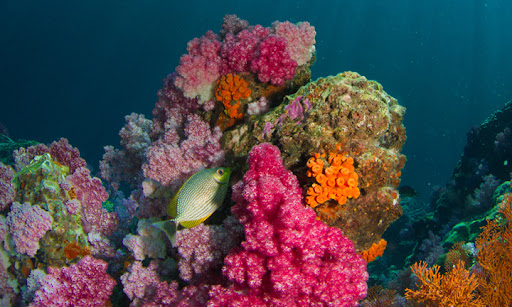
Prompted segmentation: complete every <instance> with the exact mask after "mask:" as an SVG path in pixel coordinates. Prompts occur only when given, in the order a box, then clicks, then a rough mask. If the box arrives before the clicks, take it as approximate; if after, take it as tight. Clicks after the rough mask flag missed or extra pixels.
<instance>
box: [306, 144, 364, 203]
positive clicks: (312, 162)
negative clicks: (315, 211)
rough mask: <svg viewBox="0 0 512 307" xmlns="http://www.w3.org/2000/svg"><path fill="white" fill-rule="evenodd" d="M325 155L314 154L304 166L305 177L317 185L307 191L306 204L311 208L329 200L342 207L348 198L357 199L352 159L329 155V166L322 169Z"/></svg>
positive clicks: (357, 190) (334, 154)
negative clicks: (313, 180) (310, 178)
mask: <svg viewBox="0 0 512 307" xmlns="http://www.w3.org/2000/svg"><path fill="white" fill-rule="evenodd" d="M324 158H325V155H324V154H322V155H321V154H319V153H315V154H314V155H313V157H311V158H310V159H309V160H308V161H307V163H306V165H307V167H308V169H309V170H308V172H307V175H308V176H309V177H315V179H316V182H317V183H313V185H312V187H311V188H309V189H308V190H307V196H306V203H307V204H308V205H310V206H311V207H313V208H315V207H316V206H318V205H320V204H322V203H325V202H326V201H328V200H329V199H332V200H335V201H336V202H337V203H338V205H343V204H345V203H346V202H347V199H348V198H357V197H359V195H360V191H359V189H358V188H357V185H358V182H357V179H358V175H357V174H356V173H355V172H354V165H353V163H354V159H353V158H351V157H347V156H344V155H340V154H336V153H330V154H329V157H328V159H327V161H328V162H329V164H328V165H327V166H326V167H325V169H324V162H325V160H324Z"/></svg>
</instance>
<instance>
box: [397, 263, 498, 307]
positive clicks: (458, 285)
mask: <svg viewBox="0 0 512 307" xmlns="http://www.w3.org/2000/svg"><path fill="white" fill-rule="evenodd" d="M439 268H440V267H439V266H438V265H434V266H433V267H432V268H428V269H427V263H426V262H423V261H422V262H420V263H415V264H414V265H412V266H411V269H412V271H413V272H414V274H416V276H417V277H418V279H419V281H420V284H417V286H418V287H419V289H418V290H416V291H413V290H411V289H407V290H406V293H405V297H406V298H407V299H408V300H410V299H412V300H415V301H417V302H427V303H429V304H434V306H441V307H443V306H446V307H448V306H485V305H484V304H483V303H482V301H481V300H480V298H478V297H477V296H476V291H475V290H476V288H477V287H478V281H477V279H476V276H475V275H474V274H472V275H469V272H468V270H466V269H465V268H464V262H463V261H459V262H458V263H457V265H456V266H455V268H453V270H451V271H450V272H448V273H446V274H445V275H442V274H440V273H439ZM503 306H505V305H503Z"/></svg>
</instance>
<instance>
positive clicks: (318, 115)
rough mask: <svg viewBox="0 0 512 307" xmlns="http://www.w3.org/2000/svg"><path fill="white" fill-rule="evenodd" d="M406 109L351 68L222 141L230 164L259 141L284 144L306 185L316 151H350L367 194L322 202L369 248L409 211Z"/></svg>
mask: <svg viewBox="0 0 512 307" xmlns="http://www.w3.org/2000/svg"><path fill="white" fill-rule="evenodd" d="M404 113H405V108H404V107H402V106H400V105H399V104H398V102H397V101H396V99H395V98H393V97H391V96H389V95H388V94H387V93H386V92H385V91H384V90H383V89H382V86H381V85H380V84H379V83H377V82H375V81H369V80H367V79H366V78H365V77H362V76H360V75H359V74H357V73H354V72H345V73H342V74H339V75H337V76H331V77H326V78H320V79H318V80H317V81H313V82H310V83H308V84H307V85H305V86H303V87H301V88H300V89H299V90H298V91H297V92H296V93H295V94H293V95H289V96H286V97H285V99H284V101H283V103H282V104H280V105H279V106H277V107H275V108H274V109H272V110H270V111H269V112H268V113H266V114H263V115H261V116H255V117H251V118H250V120H248V121H247V122H245V123H243V124H240V125H238V126H235V127H234V128H233V129H231V130H228V131H225V132H224V135H223V137H222V139H221V143H222V147H223V148H224V150H225V152H226V160H227V162H228V163H229V164H231V165H243V163H242V161H243V160H244V159H245V158H246V156H247V152H248V151H249V150H250V149H251V148H252V147H253V146H254V145H256V144H258V143H261V142H270V143H272V144H275V145H277V146H278V147H279V148H280V150H281V152H282V156H283V161H284V164H285V166H286V167H287V168H288V169H290V170H292V171H293V172H294V173H295V174H296V175H297V176H298V177H299V180H300V181H301V184H302V185H303V187H305V188H307V187H308V186H310V185H311V179H308V178H307V177H306V162H307V161H308V159H309V158H310V157H311V156H312V155H313V154H314V153H329V152H336V153H340V154H343V155H347V156H349V157H351V158H352V159H353V160H354V163H353V164H354V169H355V172H356V173H357V175H358V186H359V189H360V196H359V197H357V198H352V199H349V200H348V201H347V202H346V203H345V204H342V205H339V204H338V203H333V202H332V201H326V202H325V203H324V204H322V205H320V206H318V207H316V208H315V210H316V212H317V214H318V215H319V216H320V217H321V218H322V219H323V220H324V221H326V222H327V223H328V224H329V225H331V226H336V227H339V228H340V229H342V230H343V233H344V234H345V235H347V236H348V237H349V238H350V239H351V240H352V241H353V242H354V243H355V244H356V247H357V248H358V250H365V249H367V248H369V247H370V246H371V245H372V244H373V243H377V242H379V240H380V238H381V236H382V233H383V232H384V230H385V229H386V228H387V226H388V225H389V224H390V223H391V222H393V221H394V220H396V219H397V218H398V217H399V216H400V215H401V214H402V210H401V208H400V205H399V201H398V198H399V193H398V191H397V187H398V184H399V183H400V171H401V169H402V168H403V167H404V164H405V160H406V159H405V156H404V155H403V154H401V153H400V150H401V148H402V146H403V144H404V142H405V139H406V136H405V128H404V126H403V124H402V118H403V115H404Z"/></svg>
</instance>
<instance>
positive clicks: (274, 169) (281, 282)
mask: <svg viewBox="0 0 512 307" xmlns="http://www.w3.org/2000/svg"><path fill="white" fill-rule="evenodd" d="M248 163H249V167H250V169H249V171H248V172H247V173H246V174H245V176H244V180H243V183H239V184H237V185H236V187H235V188H234V192H233V200H234V201H236V202H237V204H236V205H235V206H234V207H233V208H232V212H233V213H234V214H235V215H236V216H237V218H238V219H239V220H240V221H241V222H242V224H244V228H245V241H244V242H242V247H241V248H238V249H235V250H232V251H231V252H230V254H229V255H228V256H227V257H226V259H225V266H224V268H223V273H224V275H225V276H226V277H227V278H228V279H229V280H230V281H232V282H233V285H232V286H231V287H229V288H228V289H225V288H222V287H220V286H217V287H213V288H212V291H211V292H210V296H211V297H212V299H211V301H210V303H212V304H213V305H214V306H228V305H230V306H232V305H233V304H238V305H239V306H255V305H280V306H281V305H282V306H297V305H315V304H316V305H327V304H331V305H336V306H357V302H358V301H359V300H361V299H363V298H364V297H365V296H366V290H367V288H366V280H367V278H368V273H367V272H366V262H365V261H364V260H363V259H362V258H361V256H360V255H359V254H357V253H356V252H355V249H354V245H353V243H352V242H351V241H350V240H348V239H347V238H346V237H344V236H343V234H342V233H341V230H339V229H337V228H333V227H328V226H326V225H325V224H323V223H322V222H320V221H318V220H316V219H315V213H314V212H313V211H312V210H311V209H308V208H305V207H304V206H303V204H302V199H301V198H302V193H301V189H300V188H299V184H298V181H297V178H296V177H295V176H294V175H293V174H292V173H291V172H290V171H288V170H286V169H285V168H284V166H283V164H282V161H281V157H280V152H279V149H277V147H275V146H273V145H270V144H268V143H265V144H262V145H258V146H256V147H254V148H253V149H252V150H251V152H250V153H249V159H248Z"/></svg>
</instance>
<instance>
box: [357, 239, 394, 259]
mask: <svg viewBox="0 0 512 307" xmlns="http://www.w3.org/2000/svg"><path fill="white" fill-rule="evenodd" d="M387 245H388V242H387V241H386V240H384V239H380V241H379V243H373V244H372V246H371V247H370V248H369V249H367V250H365V251H362V252H361V256H363V259H364V260H366V262H368V263H369V262H372V261H373V260H375V259H377V257H380V256H382V254H384V250H385V249H386V246H387Z"/></svg>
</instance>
